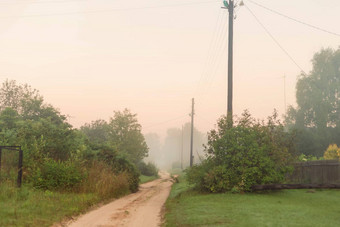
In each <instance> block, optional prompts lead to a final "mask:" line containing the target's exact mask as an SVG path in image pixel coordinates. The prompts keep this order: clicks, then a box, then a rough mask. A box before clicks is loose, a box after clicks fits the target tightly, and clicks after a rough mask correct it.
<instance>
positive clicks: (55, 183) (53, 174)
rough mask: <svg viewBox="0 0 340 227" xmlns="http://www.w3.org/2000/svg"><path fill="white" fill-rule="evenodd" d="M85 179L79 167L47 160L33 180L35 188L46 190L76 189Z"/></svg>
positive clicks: (38, 169)
mask: <svg viewBox="0 0 340 227" xmlns="http://www.w3.org/2000/svg"><path fill="white" fill-rule="evenodd" d="M83 179H84V174H83V173H82V171H81V168H80V166H79V165H76V164H75V163H73V162H71V161H66V162H61V161H55V160H53V159H46V160H45V162H44V163H43V164H42V166H41V167H40V168H37V169H36V170H35V172H34V173H33V176H32V178H31V180H32V183H33V186H34V187H35V188H38V189H44V190H70V189H74V188H75V187H76V186H78V185H79V183H80V182H81V181H82V180H83Z"/></svg>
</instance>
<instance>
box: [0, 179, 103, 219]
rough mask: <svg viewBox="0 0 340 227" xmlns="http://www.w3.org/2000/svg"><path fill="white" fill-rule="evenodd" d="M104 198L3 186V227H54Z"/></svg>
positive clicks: (0, 201) (0, 203) (0, 213)
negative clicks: (52, 226)
mask: <svg viewBox="0 0 340 227" xmlns="http://www.w3.org/2000/svg"><path fill="white" fill-rule="evenodd" d="M99 201H100V198H99V197H98V196H96V195H95V194H91V193H87V194H80V193H59V192H51V191H41V190H35V189H32V188H28V187H26V186H23V187H22V188H21V189H18V188H16V187H14V186H10V185H7V184H2V185H0V226H51V225H52V224H53V223H55V222H58V221H60V220H62V219H63V218H65V217H71V216H73V215H76V214H79V213H81V212H83V211H84V210H86V209H87V208H89V207H90V206H92V205H94V204H96V203H98V202H99Z"/></svg>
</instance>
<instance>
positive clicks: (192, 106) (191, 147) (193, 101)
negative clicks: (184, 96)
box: [190, 98, 195, 167]
mask: <svg viewBox="0 0 340 227" xmlns="http://www.w3.org/2000/svg"><path fill="white" fill-rule="evenodd" d="M194 106H195V100H194V98H193V99H192V104H191V114H190V116H191V140H190V167H191V166H192V164H193V162H194V156H193V154H192V150H193V145H194V115H195V109H194V108H195V107H194Z"/></svg>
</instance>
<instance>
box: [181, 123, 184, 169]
mask: <svg viewBox="0 0 340 227" xmlns="http://www.w3.org/2000/svg"><path fill="white" fill-rule="evenodd" d="M183 137H184V133H183V125H182V146H181V169H183V142H184V139H183Z"/></svg>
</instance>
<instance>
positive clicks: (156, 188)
mask: <svg viewBox="0 0 340 227" xmlns="http://www.w3.org/2000/svg"><path fill="white" fill-rule="evenodd" d="M160 176H161V177H160V179H157V180H155V181H152V182H148V183H145V184H142V185H140V190H139V191H138V192H137V193H134V194H130V195H128V196H125V197H123V198H120V199H118V200H115V201H113V202H111V203H109V204H107V205H105V206H102V207H100V208H98V209H96V210H93V211H91V212H89V213H87V214H84V215H83V216H80V217H79V218H78V219H77V220H76V221H74V222H72V223H70V224H69V225H68V226H69V227H85V226H88V227H90V226H91V227H99V226H100V227H109V226H128V227H134V226H136V227H144V226H145V227H152V226H159V225H160V224H161V211H162V207H163V205H164V203H165V201H166V199H167V198H168V196H169V193H170V189H171V184H172V182H171V178H170V175H169V174H167V173H164V172H161V173H160Z"/></svg>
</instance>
